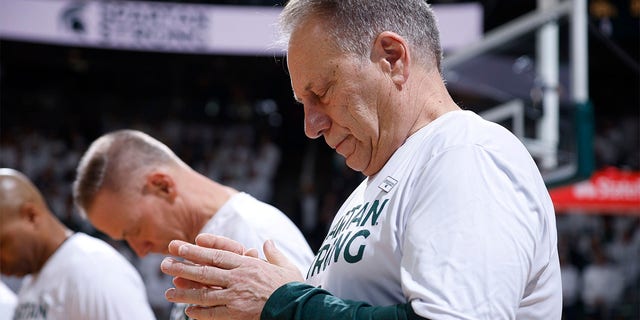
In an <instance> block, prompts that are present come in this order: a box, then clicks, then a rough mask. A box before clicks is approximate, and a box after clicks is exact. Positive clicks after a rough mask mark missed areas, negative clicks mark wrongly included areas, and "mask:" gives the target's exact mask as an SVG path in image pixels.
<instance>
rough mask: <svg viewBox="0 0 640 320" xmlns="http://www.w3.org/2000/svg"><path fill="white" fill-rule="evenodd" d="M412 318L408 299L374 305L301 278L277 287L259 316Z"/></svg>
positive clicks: (271, 319)
mask: <svg viewBox="0 0 640 320" xmlns="http://www.w3.org/2000/svg"><path fill="white" fill-rule="evenodd" d="M284 319H287V320H297V319H304V320H321V319H334V320H364V319H366V320H378V319H381V320H382V319H384V320H414V319H424V318H422V317H420V316H418V315H416V314H415V313H414V312H413V308H411V303H405V304H396V305H392V306H386V307H373V306H371V305H369V304H367V303H365V302H360V301H351V300H343V299H340V298H337V297H335V296H333V295H331V294H330V293H329V292H328V291H326V290H323V289H320V288H316V287H314V286H310V285H308V284H305V283H301V282H291V283H288V284H285V285H284V286H282V287H280V288H278V289H277V290H276V291H275V292H274V293H273V294H272V295H271V297H269V299H268V300H267V302H266V304H265V305H264V308H263V309H262V314H261V315H260V320H284Z"/></svg>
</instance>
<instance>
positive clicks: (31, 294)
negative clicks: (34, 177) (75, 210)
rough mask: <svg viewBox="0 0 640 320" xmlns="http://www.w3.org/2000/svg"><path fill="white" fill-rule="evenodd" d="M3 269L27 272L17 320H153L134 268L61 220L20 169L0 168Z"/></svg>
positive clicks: (12, 272) (11, 272) (0, 266)
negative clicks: (70, 228)
mask: <svg viewBox="0 0 640 320" xmlns="http://www.w3.org/2000/svg"><path fill="white" fill-rule="evenodd" d="M0 270H1V271H2V274H4V275H10V276H19V277H22V276H26V277H25V278H24V279H23V281H22V286H21V288H20V290H19V292H18V301H17V306H16V308H15V310H14V315H13V319H14V320H22V319H46V320H52V319H55V320H86V319H92V320H118V319H121V320H124V319H155V316H154V315H153V312H152V311H151V307H150V306H149V303H148V301H147V296H146V292H145V288H144V284H143V282H142V279H141V278H140V275H139V274H138V272H137V271H136V269H135V268H134V267H133V265H131V263H129V261H127V260H126V259H125V258H124V257H123V256H122V255H120V254H119V253H118V252H117V251H116V250H115V249H114V248H113V247H111V246H110V245H109V244H107V243H106V242H104V241H102V240H100V239H96V238H93V237H90V236H88V235H86V234H83V233H80V232H77V233H73V232H72V231H71V230H69V229H68V228H67V227H65V226H64V225H63V224H62V223H61V222H60V221H58V220H57V218H56V217H55V215H54V214H53V213H52V212H51V211H50V209H49V207H48V206H47V204H46V202H45V200H44V198H43V197H42V194H41V193H40V191H39V190H38V189H37V188H36V186H35V185H33V183H32V182H31V181H30V180H29V178H27V177H26V176H25V175H23V174H22V173H20V172H18V171H16V170H13V169H8V168H1V169H0Z"/></svg>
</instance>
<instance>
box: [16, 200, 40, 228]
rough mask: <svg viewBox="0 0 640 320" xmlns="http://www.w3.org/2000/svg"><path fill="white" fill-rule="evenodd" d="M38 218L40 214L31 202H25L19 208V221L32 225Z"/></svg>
mask: <svg viewBox="0 0 640 320" xmlns="http://www.w3.org/2000/svg"><path fill="white" fill-rule="evenodd" d="M39 218H40V212H39V211H38V208H37V207H36V205H35V204H34V203H32V202H25V203H23V204H22V205H21V206H20V219H22V220H23V221H27V222H28V223H29V224H31V225H34V224H35V223H36V222H37V221H38V219H39Z"/></svg>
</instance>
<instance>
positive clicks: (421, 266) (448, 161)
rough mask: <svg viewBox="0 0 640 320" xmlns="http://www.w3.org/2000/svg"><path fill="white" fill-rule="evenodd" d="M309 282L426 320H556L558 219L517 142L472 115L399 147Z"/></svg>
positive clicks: (355, 196)
mask: <svg viewBox="0 0 640 320" xmlns="http://www.w3.org/2000/svg"><path fill="white" fill-rule="evenodd" d="M307 278H308V279H307V282H308V283H309V284H311V285H314V286H321V287H322V288H324V289H326V290H328V291H329V292H331V293H332V294H334V295H336V296H337V297H339V298H342V299H350V300H357V301H365V302H368V303H370V304H372V305H375V306H387V305H393V304H400V303H407V302H408V301H411V303H412V307H413V309H414V311H415V312H416V313H417V314H418V315H420V316H422V317H426V318H430V319H560V316H561V312H562V289H561V281H560V265H559V260H558V252H557V235H556V226H555V214H554V210H553V205H552V203H551V199H550V197H549V194H548V192H547V189H546V187H545V185H544V182H543V180H542V178H541V176H540V173H539V171H538V169H537V167H536V165H535V163H534V161H533V159H532V158H531V156H530V155H529V153H528V152H527V150H526V149H525V148H524V146H523V145H522V144H521V142H520V141H519V140H518V139H517V138H516V137H515V136H513V135H512V134H511V133H510V132H508V131H507V130H506V129H504V128H503V127H501V126H499V125H497V124H494V123H491V122H488V121H485V120H483V119H482V118H480V117H479V116H477V115H476V114H474V113H472V112H470V111H454V112H449V113H447V114H445V115H443V116H441V117H439V118H438V119H436V120H435V121H433V122H432V123H430V124H429V125H427V126H426V127H424V128H422V129H421V130H419V131H418V132H416V133H415V134H413V135H412V136H411V137H409V138H408V139H407V141H406V142H405V143H404V145H402V146H401V147H400V148H399V149H398V150H397V151H396V152H395V153H394V154H393V156H392V157H391V158H390V159H389V161H388V162H387V164H386V165H385V166H384V167H383V168H382V170H380V172H379V173H378V174H376V175H375V176H372V177H368V178H367V179H365V180H364V181H363V182H362V184H361V185H360V186H359V187H358V188H357V189H356V190H355V191H354V192H353V193H352V194H351V195H350V196H349V198H348V199H347V200H346V201H345V203H344V204H343V205H342V207H341V208H340V210H339V211H338V214H337V215H336V217H335V219H334V221H333V223H332V225H331V228H330V231H329V233H328V235H327V237H326V238H325V240H324V242H323V244H322V246H321V248H320V249H319V251H318V254H317V255H316V258H315V259H314V261H313V262H312V264H311V268H309V270H308V272H307Z"/></svg>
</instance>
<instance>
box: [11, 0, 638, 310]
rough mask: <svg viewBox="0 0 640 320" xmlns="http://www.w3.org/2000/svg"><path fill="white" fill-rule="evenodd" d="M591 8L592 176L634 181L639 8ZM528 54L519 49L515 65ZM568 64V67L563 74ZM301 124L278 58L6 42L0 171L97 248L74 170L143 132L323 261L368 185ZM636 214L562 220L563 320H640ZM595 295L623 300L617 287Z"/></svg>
mask: <svg viewBox="0 0 640 320" xmlns="http://www.w3.org/2000/svg"><path fill="white" fill-rule="evenodd" d="M173 2H180V3H198V4H219V5H237V6H267V7H273V6H277V5H281V4H282V3H281V1H259V0H254V1H251V0H247V1H173ZM431 3H433V4H436V5H437V4H456V3H477V4H479V5H481V7H482V21H483V25H482V31H483V32H485V33H486V32H490V31H491V30H493V29H495V28H498V27H499V26H501V25H504V24H505V23H507V22H509V21H511V20H513V19H515V18H517V17H520V16H522V15H524V14H526V13H529V12H532V11H533V10H535V9H536V5H537V3H536V1H534V0H485V1H431ZM1 5H2V2H0V6H1ZM588 5H589V6H588V10H589V31H588V38H589V47H588V50H589V52H588V57H589V65H588V67H589V74H588V76H589V95H590V102H591V105H592V106H593V119H594V122H593V123H592V124H593V128H594V130H595V131H594V137H593V139H592V147H593V154H592V156H593V160H594V169H596V170H597V169H602V168H606V167H610V166H613V167H616V168H619V169H621V170H624V171H631V172H638V171H640V142H639V141H640V132H639V129H638V127H639V124H640V93H639V92H640V80H639V79H640V67H639V62H638V61H639V51H640V35H639V30H640V22H639V16H640V1H636V0H611V1H605V0H592V1H588ZM0 10H2V8H1V7H0ZM25 19H28V17H25ZM563 40H564V39H563ZM521 49H522V48H519V47H517V46H515V47H511V48H508V50H507V51H511V52H514V53H516V52H519V51H520V50H521ZM567 55H568V53H567V52H561V53H560V56H561V59H563V60H565V61H566V59H567ZM445 59H446V56H445ZM450 89H451V91H452V94H453V96H454V98H455V99H456V101H458V102H459V103H460V104H461V105H462V106H463V107H464V108H466V109H471V110H476V111H481V110H483V109H484V108H486V107H487V106H488V105H490V104H491V103H494V102H493V101H491V99H487V98H484V97H482V96H481V95H478V94H470V93H469V92H468V91H464V90H458V91H457V90H455V86H452V88H450ZM302 119H303V112H302V108H301V107H300V106H298V105H295V104H294V101H293V99H292V92H291V89H290V83H289V78H288V76H287V72H286V66H285V65H284V63H283V59H282V57H281V56H279V55H277V54H273V55H256V54H246V53H245V54H240V55H234V54H197V53H167V52H164V53H161V52H152V51H134V50H117V49H104V48H88V47H80V46H64V45H52V44H43V43H37V42H29V41H21V40H16V39H7V38H6V37H3V38H2V39H0V166H1V167H13V168H16V169H18V170H21V171H23V172H25V173H26V174H27V175H28V176H30V177H31V178H32V179H33V180H34V181H35V183H36V184H37V186H38V187H39V188H41V189H42V190H43V192H44V195H45V197H46V198H47V199H48V201H49V204H50V206H51V207H52V208H53V210H54V212H55V213H56V214H57V215H58V216H59V217H60V219H61V220H62V221H63V222H64V223H65V224H66V225H68V226H69V227H71V228H72V229H74V230H77V231H83V232H86V233H89V234H92V235H97V236H101V237H102V235H101V234H99V233H98V232H96V231H95V230H93V229H92V228H91V227H90V226H89V225H88V224H87V223H86V222H84V221H82V219H81V218H80V217H79V216H78V214H77V212H76V210H75V208H73V206H72V200H71V197H70V184H71V181H72V180H73V177H74V174H75V171H74V170H75V166H76V165H77V161H78V159H79V156H80V155H81V154H82V152H84V151H85V149H86V147H87V145H88V143H90V142H91V141H92V140H93V139H94V138H96V137H97V136H99V135H100V134H102V133H104V132H106V131H110V130H113V129H118V128H136V129H141V130H143V131H145V132H147V133H150V134H152V135H153V136H155V137H157V138H158V139H160V140H162V141H163V142H165V143H167V144H168V145H169V146H170V147H171V148H172V149H173V150H174V151H175V152H176V153H177V154H178V155H179V156H180V157H181V158H182V159H183V160H185V161H186V162H187V163H189V164H190V165H192V166H193V167H194V168H196V169H197V170H199V171H201V172H203V173H205V174H207V175H208V176H209V177H211V178H213V179H216V180H218V181H220V182H222V183H225V184H229V185H231V186H234V187H236V188H239V189H241V190H245V191H247V192H250V193H252V194H254V195H255V196H256V197H258V198H260V199H262V200H265V201H267V202H270V203H272V204H274V205H275V206H277V207H278V208H280V209H281V210H282V211H284V212H285V213H287V214H288V215H289V216H290V217H291V218H292V219H293V220H294V222H296V223H297V224H298V226H299V227H300V228H301V229H302V230H303V232H304V234H305V236H306V237H307V239H308V240H309V242H310V244H311V245H312V247H313V248H314V249H316V248H317V246H318V244H319V242H320V241H321V240H322V238H323V237H324V234H325V228H326V227H327V223H329V222H330V221H331V219H332V215H333V213H334V212H335V211H336V209H337V205H339V204H340V203H341V201H342V200H343V199H344V198H345V197H346V196H347V195H348V192H349V191H350V190H352V189H353V188H354V186H355V185H356V184H358V183H359V182H360V181H361V179H362V178H363V177H362V176H361V175H360V174H358V173H354V172H353V171H351V170H350V169H348V168H347V167H346V166H345V165H344V162H343V160H342V159H341V157H338V156H336V155H335V153H334V152H333V151H332V150H331V149H329V148H328V147H327V146H326V145H325V143H324V141H323V140H322V139H320V140H309V139H307V138H306V137H305V136H304V132H303V121H302ZM567 183H568V182H567ZM638 211H640V209H639V210H638ZM638 211H632V213H631V214H628V213H624V214H623V213H622V212H597V213H596V214H589V215H585V214H580V212H568V213H567V212H564V213H562V214H560V213H559V214H558V228H559V236H560V246H561V252H562V253H563V261H562V264H563V271H564V270H569V271H567V272H572V274H575V275H576V279H577V280H576V281H577V284H576V286H575V288H574V287H573V286H572V285H571V284H567V285H565V290H567V291H568V292H566V297H565V300H566V301H567V303H566V306H565V307H566V310H565V318H566V319H638V318H639V316H640V310H639V309H640V303H639V294H638V292H639V290H640V285H639V284H638V281H640V276H639V275H640V262H639V261H640V219H639V214H640V212H638ZM105 239H107V238H106V237H105ZM112 243H113V245H114V246H116V247H117V248H118V249H119V250H121V251H122V252H123V253H124V254H125V255H127V257H129V258H130V259H131V260H132V261H133V262H134V263H135V264H136V265H137V266H139V268H140V270H141V272H142V273H143V275H145V280H146V281H147V284H148V286H149V287H150V288H156V287H163V286H164V287H165V288H166V287H168V285H167V282H166V281H167V279H165V278H160V279H156V280H157V281H160V282H154V276H153V275H150V274H151V273H153V271H155V270H154V269H153V267H154V266H156V265H155V264H154V263H155V262H153V261H157V260H151V259H152V258H154V257H152V258H150V259H149V260H148V261H140V260H139V259H136V258H135V257H134V255H133V254H131V252H130V251H129V250H128V248H127V247H126V244H124V243H115V242H112ZM600 253H604V254H602V255H601V254H600ZM602 259H604V261H605V262H602V261H601V260H602ZM149 261H152V262H149ZM598 261H601V262H598ZM593 266H604V267H602V268H601V269H602V270H605V271H603V273H607V272H608V273H610V274H614V275H613V278H614V279H622V288H621V289H620V294H619V295H618V296H617V297H614V298H615V299H613V301H612V302H610V307H609V308H608V310H609V311H608V312H607V313H606V314H605V313H602V312H601V310H600V309H598V308H595V307H593V306H589V305H587V304H586V303H585V302H584V301H583V300H584V299H587V298H584V290H585V285H584V283H583V282H584V281H583V280H581V279H582V277H583V276H584V275H585V274H586V273H587V270H588V269H589V268H590V267H593ZM0 267H1V266H0ZM565 267H567V268H565ZM569 267H573V269H568V268H569ZM148 270H152V271H148ZM616 276H617V278H616ZM566 278H567V279H569V277H566ZM4 280H6V281H7V282H8V283H9V284H11V285H12V288H13V289H16V288H17V286H18V285H19V279H6V278H4ZM569 288H574V290H573V291H570V290H569ZM593 290H604V295H608V296H609V297H611V296H615V294H611V290H612V289H611V287H609V288H594V289H593ZM158 291H160V292H163V291H164V290H163V289H162V290H155V292H158ZM614 291H615V290H614ZM153 292H154V291H153V290H151V289H150V299H151V300H152V302H153V303H154V304H155V305H156V306H157V312H158V315H159V316H160V318H162V317H164V315H165V314H166V308H167V304H166V303H165V301H164V300H163V299H162V297H161V296H158V295H157V294H154V293H153ZM594 294H597V293H594ZM603 299H604V300H607V299H606V298H604V297H603Z"/></svg>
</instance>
